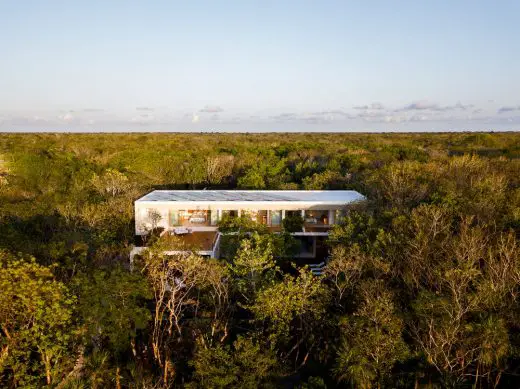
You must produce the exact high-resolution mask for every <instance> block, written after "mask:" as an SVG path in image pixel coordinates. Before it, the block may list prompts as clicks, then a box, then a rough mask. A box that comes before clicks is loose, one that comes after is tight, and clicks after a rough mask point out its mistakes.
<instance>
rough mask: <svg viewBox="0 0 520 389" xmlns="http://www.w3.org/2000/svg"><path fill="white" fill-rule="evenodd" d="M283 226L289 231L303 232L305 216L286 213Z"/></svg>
mask: <svg viewBox="0 0 520 389" xmlns="http://www.w3.org/2000/svg"><path fill="white" fill-rule="evenodd" d="M282 227H283V229H284V231H287V232H301V231H302V229H303V218H302V216H301V215H299V214H292V215H286V216H285V218H284V219H283V220H282Z"/></svg>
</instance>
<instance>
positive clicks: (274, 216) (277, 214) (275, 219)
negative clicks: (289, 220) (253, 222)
mask: <svg viewBox="0 0 520 389" xmlns="http://www.w3.org/2000/svg"><path fill="white" fill-rule="evenodd" d="M269 213H270V216H271V225H272V226H279V225H280V223H281V222H282V211H269Z"/></svg>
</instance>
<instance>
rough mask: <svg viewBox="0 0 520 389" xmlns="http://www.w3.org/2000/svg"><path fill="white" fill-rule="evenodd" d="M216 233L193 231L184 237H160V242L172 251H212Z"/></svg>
mask: <svg viewBox="0 0 520 389" xmlns="http://www.w3.org/2000/svg"><path fill="white" fill-rule="evenodd" d="M216 237H217V231H195V232H191V233H189V234H185V235H170V234H168V233H166V234H164V235H163V236H162V237H161V241H162V242H164V244H165V245H166V246H167V247H168V249H170V250H172V251H177V250H178V251H182V250H190V251H212V250H213V243H214V242H215V239H216Z"/></svg>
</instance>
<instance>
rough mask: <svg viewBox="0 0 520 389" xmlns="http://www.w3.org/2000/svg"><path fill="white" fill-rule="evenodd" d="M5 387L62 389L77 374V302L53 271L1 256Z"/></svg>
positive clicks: (0, 356) (0, 364)
mask: <svg viewBox="0 0 520 389" xmlns="http://www.w3.org/2000/svg"><path fill="white" fill-rule="evenodd" d="M0 290H1V291H2V292H1V293H0V329H1V333H0V382H2V379H3V381H4V382H5V383H6V385H7V386H31V385H36V386H40V385H41V384H42V382H41V381H40V379H41V378H44V382H45V383H46V384H47V385H53V384H56V383H57V382H58V381H59V378H60V377H61V376H63V374H64V373H66V372H67V370H68V369H71V367H72V366H71V364H72V359H71V358H70V357H71V355H72V352H73V344H74V342H73V337H74V331H75V328H74V323H73V306H74V303H75V298H74V297H73V296H72V295H71V294H70V293H69V291H68V289H67V287H66V286H65V285H64V284H63V283H61V282H59V281H58V280H56V278H55V277H54V275H53V273H52V271H51V269H50V268H49V267H45V266H41V265H38V264H37V263H36V260H35V259H34V258H20V257H15V256H13V255H10V254H9V253H7V252H5V251H0Z"/></svg>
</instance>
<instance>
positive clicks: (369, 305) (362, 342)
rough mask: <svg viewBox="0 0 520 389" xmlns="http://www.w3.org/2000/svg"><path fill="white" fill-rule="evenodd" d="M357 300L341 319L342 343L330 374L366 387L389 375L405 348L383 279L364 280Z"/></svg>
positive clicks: (390, 296) (405, 354)
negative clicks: (350, 313) (356, 303)
mask: <svg viewBox="0 0 520 389" xmlns="http://www.w3.org/2000/svg"><path fill="white" fill-rule="evenodd" d="M359 299H360V302H359V308H358V309H357V310H356V312H355V313H354V315H352V316H347V317H345V318H344V319H343V320H342V322H341V330H342V331H341V341H342V343H341V347H340V349H339V351H338V356H337V362H336V363H337V365H336V367H335V369H334V373H335V375H336V377H337V378H338V380H339V381H346V380H348V381H350V382H352V383H353V384H354V385H356V386H359V387H362V388H370V387H371V386H372V385H373V384H376V385H378V386H380V385H381V384H382V383H383V382H384V381H385V380H386V379H388V378H389V376H390V372H391V369H392V367H393V366H394V364H395V363H396V362H397V361H403V360H404V359H406V357H407V355H408V348H407V346H406V343H405V341H404V340H403V337H402V333H403V329H404V324H403V321H402V319H400V318H399V317H398V316H397V315H396V313H395V308H394V304H393V296H392V294H391V292H390V291H388V290H387V289H386V288H385V286H384V283H383V281H382V280H370V281H366V282H364V283H363V284H362V286H361V288H360V297H359Z"/></svg>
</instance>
